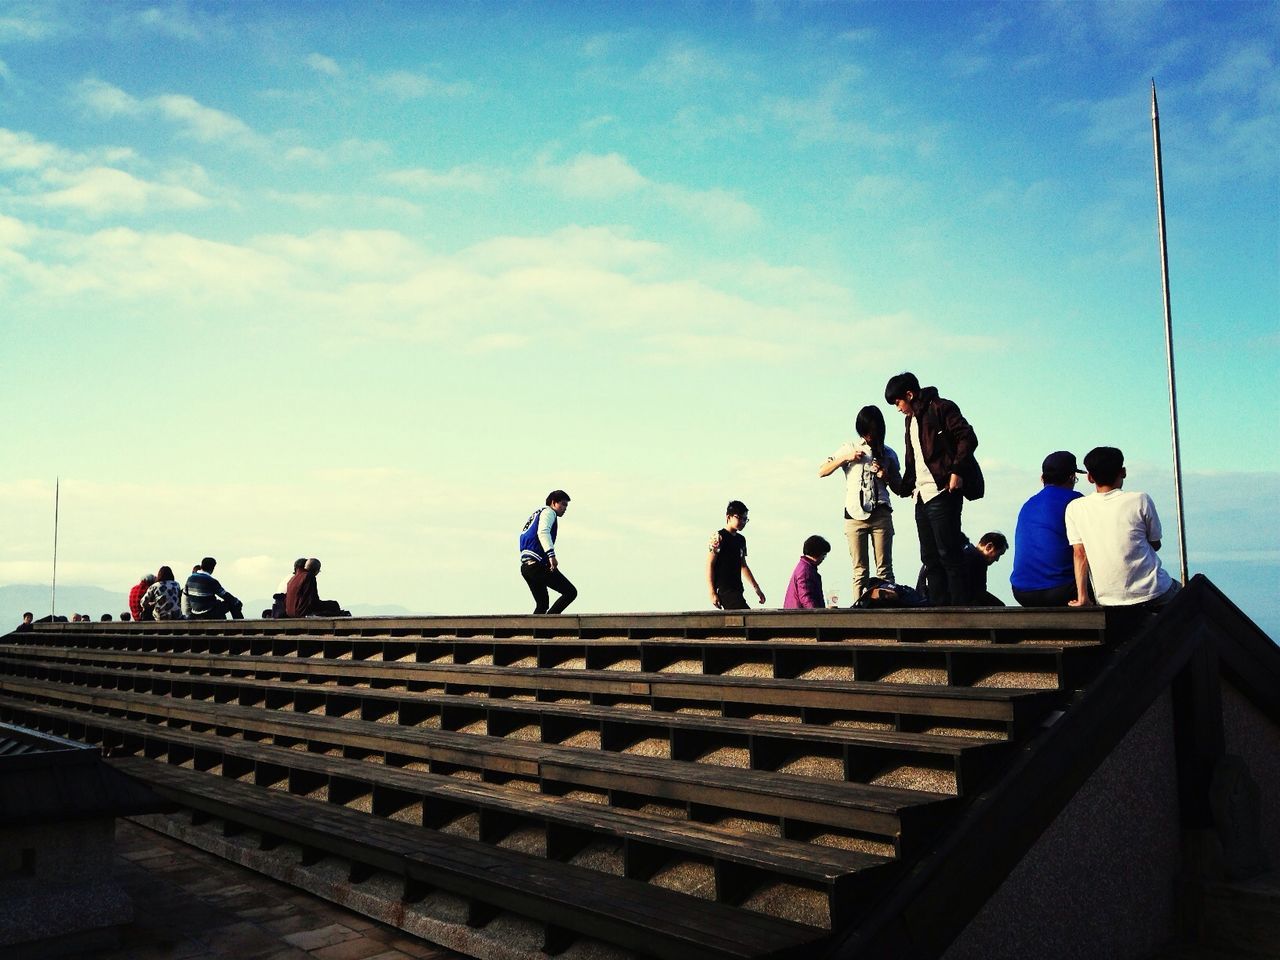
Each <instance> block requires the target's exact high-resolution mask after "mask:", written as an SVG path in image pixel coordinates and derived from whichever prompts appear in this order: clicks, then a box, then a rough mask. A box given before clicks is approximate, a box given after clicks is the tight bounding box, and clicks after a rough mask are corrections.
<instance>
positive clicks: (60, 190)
mask: <svg viewBox="0 0 1280 960" xmlns="http://www.w3.org/2000/svg"><path fill="white" fill-rule="evenodd" d="M45 179H46V181H48V182H50V183H52V184H55V185H58V187H57V189H54V190H50V191H48V192H46V193H43V194H37V195H35V196H34V197H32V198H31V199H32V201H33V202H34V203H36V204H37V205H39V206H45V207H54V208H63V209H74V210H78V211H80V212H82V213H85V214H88V215H89V216H94V217H100V216H105V215H107V214H110V213H141V212H142V211H144V210H148V209H156V208H159V209H176V210H190V209H194V208H197V207H204V206H208V204H209V200H208V198H206V197H204V196H202V195H201V194H199V193H196V192H195V191H194V190H191V189H190V188H188V187H182V186H172V185H169V184H162V183H151V182H148V181H146V180H140V179H138V178H137V177H135V176H133V175H132V174H129V173H125V172H124V171H123V170H115V169H113V168H111V167H92V168H90V169H88V170H82V171H78V172H76V173H69V174H68V173H60V172H55V171H50V172H49V173H47V174H46V176H45Z"/></svg>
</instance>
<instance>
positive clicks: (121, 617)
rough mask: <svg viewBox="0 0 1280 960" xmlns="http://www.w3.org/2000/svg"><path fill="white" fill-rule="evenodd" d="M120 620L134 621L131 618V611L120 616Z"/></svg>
mask: <svg viewBox="0 0 1280 960" xmlns="http://www.w3.org/2000/svg"><path fill="white" fill-rule="evenodd" d="M120 619H121V620H132V619H133V617H131V616H129V611H128V610H126V611H125V612H124V613H122V614H120Z"/></svg>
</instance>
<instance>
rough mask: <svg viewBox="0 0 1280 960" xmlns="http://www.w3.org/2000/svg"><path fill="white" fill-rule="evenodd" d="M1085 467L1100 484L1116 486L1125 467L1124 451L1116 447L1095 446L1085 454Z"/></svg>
mask: <svg viewBox="0 0 1280 960" xmlns="http://www.w3.org/2000/svg"><path fill="white" fill-rule="evenodd" d="M1084 468H1085V469H1086V470H1088V471H1089V478H1090V479H1091V480H1093V482H1094V483H1096V484H1098V485H1099V486H1102V487H1112V486H1115V482H1116V480H1118V479H1119V478H1120V471H1121V470H1123V469H1124V453H1122V452H1121V451H1120V450H1119V449H1117V448H1116V447H1094V448H1093V449H1092V450H1090V451H1089V452H1088V453H1086V454H1085V455H1084Z"/></svg>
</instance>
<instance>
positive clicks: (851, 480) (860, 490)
mask: <svg viewBox="0 0 1280 960" xmlns="http://www.w3.org/2000/svg"><path fill="white" fill-rule="evenodd" d="M859 450H861V451H862V453H863V457H862V459H861V460H858V461H856V462H853V463H842V464H841V465H840V469H841V470H843V471H844V484H845V486H844V512H845V513H846V514H847V515H848V516H849V518H850V519H851V520H866V519H867V518H868V517H870V516H871V514H870V512H869V511H868V504H869V503H873V504H874V506H879V505H880V504H884V505H885V506H886V507H891V506H892V505H891V504H890V503H889V488H888V487H887V486H886V485H885V482H884V481H883V480H881V479H880V478H879V477H877V476H876V475H875V471H873V470H872V469H871V464H872V456H871V447H870V446H869V445H868V444H867V443H865V442H863V441H859V442H857V443H854V442H853V441H849V442H848V443H842V444H840V449H839V450H837V451H836V452H835V453H833V454H832V455H831V456H829V457H828V458H827V459H828V460H847V458H849V457H851V456H853V455H854V454H855V453H856V452H858V451H859ZM884 459H885V462H884V464H883V466H884V467H885V468H886V469H887V470H890V471H891V472H896V471H898V470H899V469H901V468H900V467H899V466H898V456H897V454H895V453H894V452H893V450H891V449H890V448H889V447H885V448H884Z"/></svg>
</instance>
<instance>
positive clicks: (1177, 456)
mask: <svg viewBox="0 0 1280 960" xmlns="http://www.w3.org/2000/svg"><path fill="white" fill-rule="evenodd" d="M1151 136H1152V138H1153V140H1154V143H1155V160H1156V215H1157V217H1158V219H1159V223H1160V285H1161V287H1162V288H1163V290H1164V349H1165V356H1166V358H1167V360H1168V364H1169V422H1170V423H1171V424H1172V427H1173V502H1174V509H1175V510H1176V511H1177V517H1178V561H1179V568H1180V570H1181V572H1182V582H1183V583H1184V584H1185V583H1186V582H1187V578H1188V574H1187V527H1186V522H1185V521H1184V520H1183V516H1182V450H1181V447H1180V446H1179V444H1178V387H1177V382H1176V380H1175V378H1174V375H1173V311H1172V309H1171V307H1170V305H1169V248H1168V244H1167V242H1166V240H1165V232H1164V163H1163V161H1162V160H1161V158H1160V108H1159V107H1158V106H1157V105H1156V81H1155V78H1152V80H1151Z"/></svg>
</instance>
